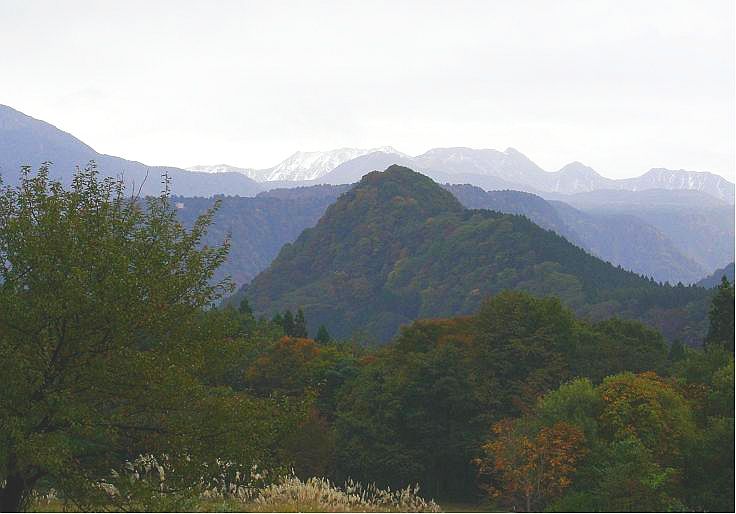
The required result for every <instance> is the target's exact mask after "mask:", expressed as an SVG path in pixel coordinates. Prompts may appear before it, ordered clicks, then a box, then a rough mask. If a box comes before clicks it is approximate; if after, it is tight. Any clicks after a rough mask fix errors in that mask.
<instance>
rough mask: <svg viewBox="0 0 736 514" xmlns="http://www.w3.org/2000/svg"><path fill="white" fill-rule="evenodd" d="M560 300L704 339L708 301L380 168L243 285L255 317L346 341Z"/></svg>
mask: <svg viewBox="0 0 736 514" xmlns="http://www.w3.org/2000/svg"><path fill="white" fill-rule="evenodd" d="M509 288H511V289H521V290H525V291H529V292H532V293H535V294H539V295H547V294H554V295H555V296H558V297H560V298H561V299H562V300H563V301H564V302H565V303H566V304H568V305H569V306H571V307H573V308H574V309H576V310H577V311H578V312H579V313H580V314H581V315H584V316H588V317H591V318H593V319H603V318H607V317H610V316H613V315H618V316H623V317H629V318H637V319H640V320H642V321H645V322H647V323H649V324H651V325H653V326H656V327H657V328H659V329H660V330H662V331H663V332H664V333H665V334H667V335H668V336H671V337H675V336H676V337H680V338H682V339H683V340H689V341H695V340H697V338H699V337H702V335H703V334H702V332H703V330H704V320H705V311H706V310H707V300H708V298H709V294H708V293H707V292H706V290H704V289H702V288H697V287H682V286H679V287H672V286H667V285H659V284H657V283H655V282H653V281H652V280H650V279H646V278H644V277H641V276H639V275H636V274H634V273H631V272H628V271H625V270H623V269H622V268H621V267H615V266H612V265H611V264H609V263H606V262H604V261H602V260H600V259H598V258H596V257H593V256H591V255H590V254H588V253H586V252H585V251H583V250H581V249H580V248H578V247H576V246H574V245H573V244H571V243H570V242H569V241H567V240H566V239H565V238H563V237H561V236H559V235H558V234H556V233H554V232H553V231H551V230H544V229H543V228H540V227H539V226H538V225H536V224H534V223H532V222H531V221H530V220H529V219H527V218H526V217H523V216H517V215H513V214H503V213H499V212H495V211H489V210H470V209H465V208H464V207H463V206H462V204H461V203H460V202H459V201H458V200H457V199H456V198H455V197H454V196H453V195H452V194H451V193H450V192H449V191H446V190H445V189H443V188H442V187H440V186H439V185H438V184H436V183H435V182H433V181H432V180H430V179H429V178H428V177H426V176H424V175H422V174H419V173H416V172H414V171H412V170H410V169H408V168H404V167H401V166H396V165H394V166H391V167H389V168H388V169H387V170H386V171H385V172H372V173H369V174H367V175H365V176H364V177H363V179H362V180H361V181H360V182H359V183H358V184H356V185H355V186H354V187H353V188H352V189H350V190H349V191H348V192H346V193H344V194H342V195H341V196H340V197H339V198H338V200H337V201H336V202H335V203H334V204H332V205H331V206H330V207H329V208H328V209H327V211H326V213H325V215H324V216H322V218H321V219H320V220H319V222H318V223H317V225H316V226H315V227H314V228H310V229H307V230H305V231H304V232H302V234H301V235H300V236H299V237H298V238H297V239H296V241H294V242H293V243H291V244H286V245H284V247H283V248H282V249H281V251H280V252H279V255H278V256H277V257H276V259H275V260H274V261H273V263H272V264H271V265H270V266H269V268H268V269H266V270H265V271H264V272H262V273H260V274H259V275H258V276H256V277H255V278H254V279H253V281H251V283H250V284H248V285H247V286H245V287H244V289H242V290H241V291H240V292H239V294H238V295H237V296H238V297H241V296H245V297H247V298H248V299H249V300H250V301H251V303H252V305H253V306H254V309H255V310H256V312H258V313H260V314H265V315H271V314H273V313H275V312H280V311H283V310H284V309H292V310H294V309H297V308H303V309H304V312H305V314H306V316H307V319H309V320H312V322H313V324H314V325H315V326H318V325H320V324H325V325H326V326H327V327H328V329H329V330H330V332H331V333H334V334H335V335H337V336H338V337H349V336H351V335H352V334H353V333H354V332H355V331H356V330H358V329H360V330H365V331H367V332H368V333H370V334H374V335H375V336H376V338H377V339H378V340H379V341H382V340H386V339H388V338H390V337H392V336H393V335H394V334H395V333H396V331H397V330H398V328H399V327H400V326H401V325H402V324H405V323H407V322H410V321H411V320H414V319H417V318H427V317H430V318H431V317H443V316H452V315H458V314H466V313H470V312H473V311H474V310H475V309H477V307H478V306H479V305H480V302H481V301H482V300H483V299H484V298H486V297H488V296H489V295H493V294H495V293H497V292H499V291H501V290H503V289H509Z"/></svg>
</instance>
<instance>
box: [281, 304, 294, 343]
mask: <svg viewBox="0 0 736 514" xmlns="http://www.w3.org/2000/svg"><path fill="white" fill-rule="evenodd" d="M283 327H284V333H285V334H286V335H287V336H289V337H294V330H295V324H294V315H293V314H292V313H291V311H290V310H289V309H287V310H286V311H284V321H283Z"/></svg>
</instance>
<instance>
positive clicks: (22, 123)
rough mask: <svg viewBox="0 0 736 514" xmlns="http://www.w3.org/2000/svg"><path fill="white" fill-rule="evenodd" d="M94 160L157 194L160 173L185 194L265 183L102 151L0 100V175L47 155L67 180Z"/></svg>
mask: <svg viewBox="0 0 736 514" xmlns="http://www.w3.org/2000/svg"><path fill="white" fill-rule="evenodd" d="M90 160H94V161H95V162H96V163H97V166H98V168H99V170H100V172H101V173H102V174H103V175H105V176H111V177H116V176H123V178H124V180H125V182H126V184H128V185H129V186H130V187H131V188H132V187H133V186H134V187H135V190H136V191H137V190H138V189H139V188H142V189H141V192H142V193H143V194H144V195H146V194H153V195H155V194H159V193H160V191H161V175H162V174H163V173H166V174H168V176H169V177H170V178H171V190H172V191H173V192H174V193H176V194H182V195H188V196H211V195H213V194H218V193H225V192H227V193H228V194H237V195H241V196H252V195H254V194H256V193H258V192H259V191H261V190H262V189H263V188H262V187H261V186H260V185H259V184H258V183H256V182H255V181H253V180H251V179H249V178H247V177H246V176H244V175H242V174H240V173H217V174H208V173H195V172H191V171H185V170H182V169H179V168H172V167H163V166H146V165H145V164H142V163H140V162H135V161H128V160H125V159H122V158H120V157H115V156H111V155H105V154H100V153H98V152H96V151H95V150H94V149H93V148H92V147H90V146H89V145H86V144H85V143H83V142H82V141H80V140H79V139H77V138H76V137H74V136H72V135H71V134H68V133H66V132H64V131H62V130H59V129H58V128H56V127H54V126H53V125H51V124H49V123H46V122H45V121H41V120H37V119H34V118H31V117H30V116H26V115H25V114H23V113H21V112H19V111H16V110H15V109H12V108H10V107H7V106H4V105H0V175H2V178H3V180H4V181H5V182H6V183H9V184H15V183H16V182H17V181H18V177H19V176H20V167H21V166H24V165H29V166H31V167H32V168H34V169H35V168H38V166H40V165H41V163H43V162H45V161H51V162H53V166H52V168H51V175H52V176H53V177H56V178H59V179H61V180H62V181H64V182H65V183H68V182H69V181H70V179H71V177H72V175H73V173H74V170H75V169H76V167H77V166H80V167H84V166H86V165H87V163H88V162H89V161H90Z"/></svg>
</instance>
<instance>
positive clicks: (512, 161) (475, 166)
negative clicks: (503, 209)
mask: <svg viewBox="0 0 736 514" xmlns="http://www.w3.org/2000/svg"><path fill="white" fill-rule="evenodd" d="M391 164H399V165H401V166H408V167H410V168H411V169H414V170H416V171H418V172H420V173H423V174H425V175H427V176H429V177H431V178H432V179H434V180H436V181H437V182H440V183H444V182H452V183H469V184H473V185H476V186H480V187H483V188H484V189H514V190H518V191H526V192H530V193H536V194H545V193H552V194H566V195H570V194H578V193H589V192H593V191H599V190H627V191H644V190H650V189H666V190H689V191H700V192H702V193H705V194H708V195H710V196H712V197H713V198H716V199H718V200H721V201H725V202H727V203H729V204H733V203H734V195H735V193H734V191H735V186H734V184H733V183H732V182H730V181H728V180H726V179H724V178H723V177H721V176H719V175H716V174H713V173H709V172H699V171H687V170H668V169H663V168H653V169H650V170H649V171H647V172H646V173H644V174H643V175H641V176H640V177H636V178H628V179H609V178H606V177H603V176H602V175H600V174H599V173H598V172H596V171H595V170H594V169H593V168H590V167H589V166H586V165H585V164H583V163H580V162H577V161H575V162H571V163H570V164H567V165H565V166H563V167H562V168H560V169H559V170H558V171H546V170H544V169H542V168H541V167H540V166H538V165H537V164H536V163H534V162H533V161H532V160H531V159H529V158H528V157H527V156H526V155H524V154H522V153H521V152H519V151H518V150H516V149H514V148H507V149H506V150H504V151H503V152H501V151H498V150H492V149H474V148H466V147H452V148H433V149H431V150H428V151H427V152H425V153H423V154H421V155H417V156H414V157H411V156H409V155H406V154H403V153H401V152H398V151H396V150H394V149H393V148H391V147H382V148H377V149H371V150H358V149H350V148H343V149H338V150H333V151H329V152H297V153H295V154H294V155H292V156H291V157H289V158H288V159H286V160H285V161H283V162H282V163H280V164H278V165H277V166H275V167H273V168H269V169H266V170H260V171H259V170H255V171H253V170H249V169H243V170H244V171H243V172H244V173H246V174H248V176H249V177H251V178H254V179H255V180H258V181H262V182H270V181H280V182H281V184H280V185H281V186H286V187H288V186H290V185H297V184H299V182H305V181H308V182H309V181H311V182H312V183H315V184H317V183H325V184H345V183H352V182H357V181H358V180H360V177H362V176H363V175H365V174H366V173H369V172H371V171H373V170H376V169H385V168H387V167H388V166H390V165H391ZM190 169H193V170H197V171H217V170H218V169H223V170H225V169H237V168H233V167H226V166H223V165H218V166H214V167H206V166H198V167H195V168H190Z"/></svg>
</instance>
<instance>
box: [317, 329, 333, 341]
mask: <svg viewBox="0 0 736 514" xmlns="http://www.w3.org/2000/svg"><path fill="white" fill-rule="evenodd" d="M315 340H316V341H317V342H318V343H319V344H327V343H329V342H330V341H331V340H332V338H331V337H330V333H329V332H328V331H327V327H325V326H324V325H320V326H319V330H317V337H316V338H315Z"/></svg>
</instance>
